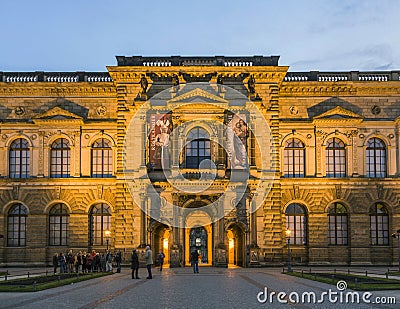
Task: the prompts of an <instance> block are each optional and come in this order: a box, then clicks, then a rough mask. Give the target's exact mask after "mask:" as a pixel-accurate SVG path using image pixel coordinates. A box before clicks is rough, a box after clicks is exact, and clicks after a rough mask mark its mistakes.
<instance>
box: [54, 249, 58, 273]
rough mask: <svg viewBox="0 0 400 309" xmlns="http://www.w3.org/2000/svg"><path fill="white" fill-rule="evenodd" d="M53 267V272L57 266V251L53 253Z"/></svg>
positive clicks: (55, 271)
mask: <svg viewBox="0 0 400 309" xmlns="http://www.w3.org/2000/svg"><path fill="white" fill-rule="evenodd" d="M53 267H54V273H55V274H56V273H57V268H58V253H57V252H56V253H54V255H53Z"/></svg>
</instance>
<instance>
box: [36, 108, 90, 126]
mask: <svg viewBox="0 0 400 309" xmlns="http://www.w3.org/2000/svg"><path fill="white" fill-rule="evenodd" d="M32 121H33V123H36V124H40V123H42V124H45V123H47V124H49V123H57V124H59V125H78V124H82V123H83V118H82V117H81V116H79V115H76V114H74V113H71V112H69V111H67V110H65V109H63V108H62V107H59V106H55V107H53V108H51V109H49V110H48V111H46V112H44V113H42V114H39V115H37V116H35V117H33V118H32Z"/></svg>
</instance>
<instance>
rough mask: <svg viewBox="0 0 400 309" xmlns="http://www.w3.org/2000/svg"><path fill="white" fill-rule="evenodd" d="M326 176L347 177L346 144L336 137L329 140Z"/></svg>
mask: <svg viewBox="0 0 400 309" xmlns="http://www.w3.org/2000/svg"><path fill="white" fill-rule="evenodd" d="M326 176H327V177H346V147H345V144H344V143H343V142H342V141H341V140H340V139H338V138H336V137H334V138H331V139H330V140H328V141H327V146H326Z"/></svg>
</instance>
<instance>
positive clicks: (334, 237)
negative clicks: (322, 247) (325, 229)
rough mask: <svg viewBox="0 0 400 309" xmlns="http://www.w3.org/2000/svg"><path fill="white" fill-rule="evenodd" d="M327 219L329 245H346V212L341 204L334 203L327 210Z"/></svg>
mask: <svg viewBox="0 0 400 309" xmlns="http://www.w3.org/2000/svg"><path fill="white" fill-rule="evenodd" d="M328 219H329V234H328V239H329V244H330V245H347V239H348V228H347V221H348V220H347V210H346V207H344V205H343V204H341V203H334V204H333V205H331V206H330V207H329V210H328Z"/></svg>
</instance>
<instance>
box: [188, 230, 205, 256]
mask: <svg viewBox="0 0 400 309" xmlns="http://www.w3.org/2000/svg"><path fill="white" fill-rule="evenodd" d="M193 251H197V253H198V254H199V261H200V262H201V263H204V264H207V263H208V252H207V231H206V229H205V228H204V227H196V228H192V229H191V230H190V235H189V254H190V253H192V252H193Z"/></svg>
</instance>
